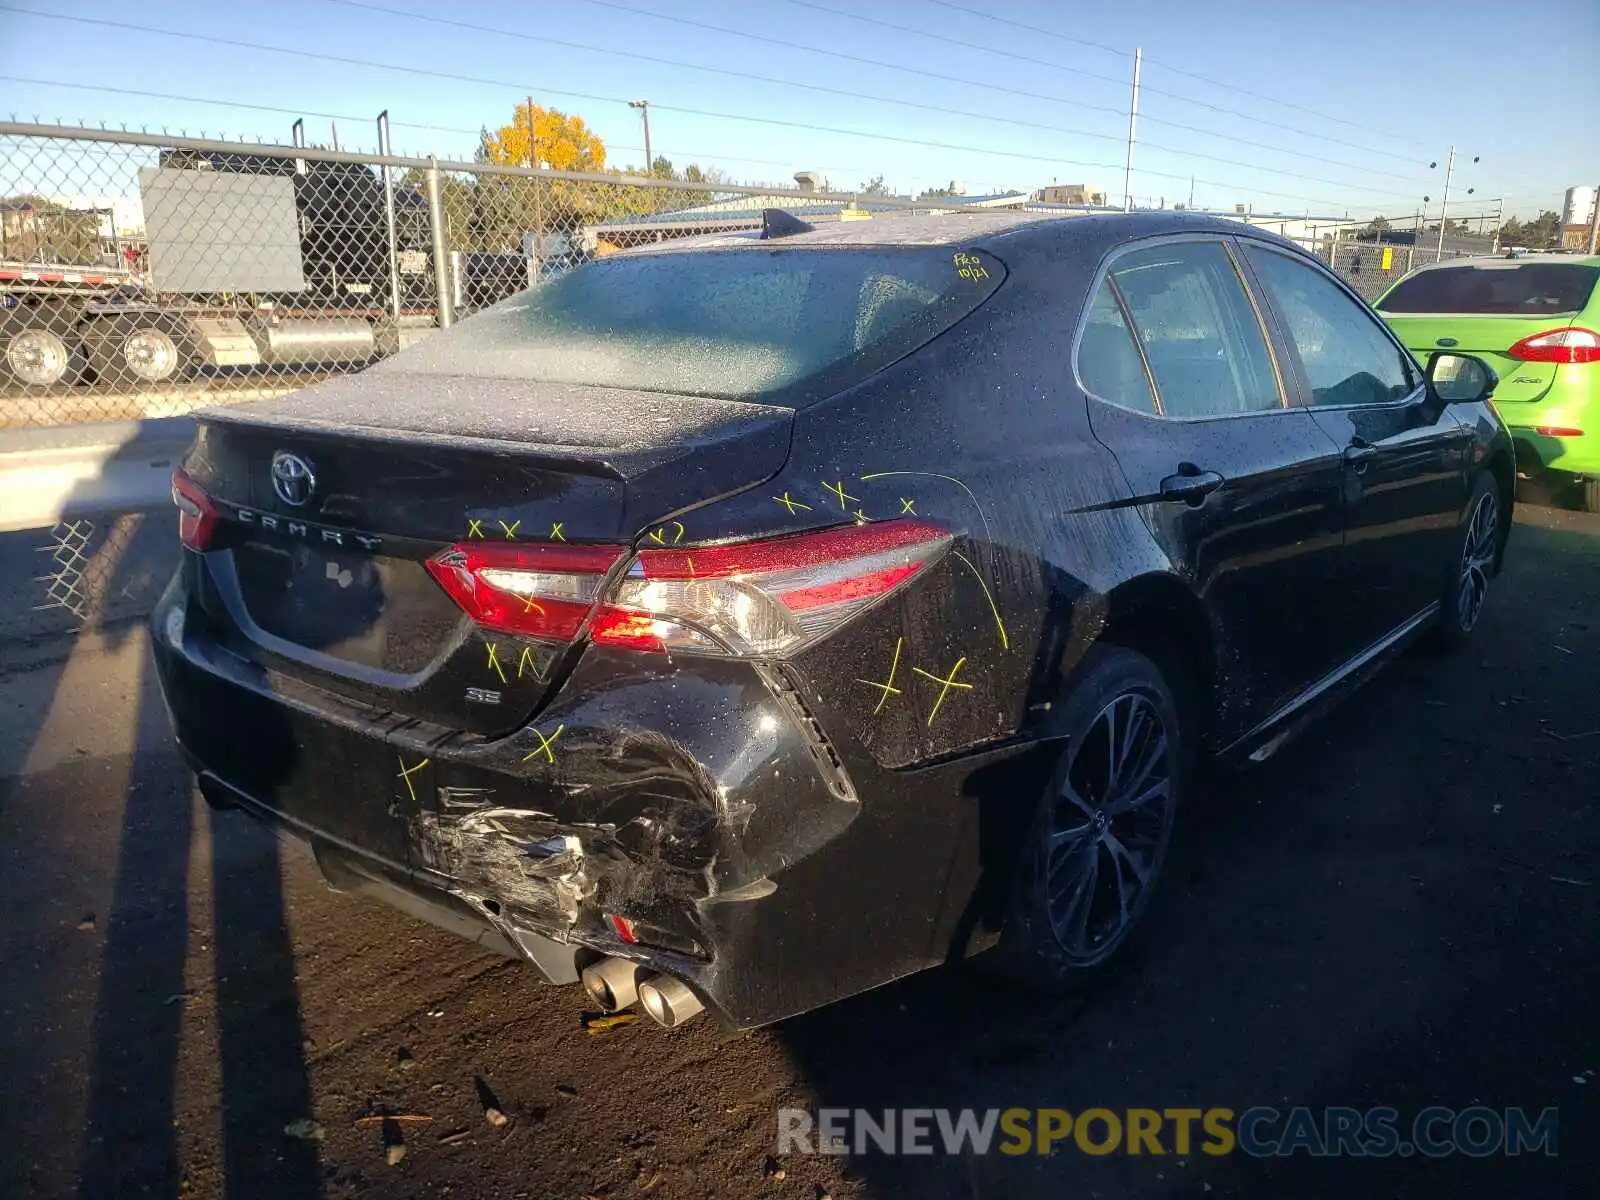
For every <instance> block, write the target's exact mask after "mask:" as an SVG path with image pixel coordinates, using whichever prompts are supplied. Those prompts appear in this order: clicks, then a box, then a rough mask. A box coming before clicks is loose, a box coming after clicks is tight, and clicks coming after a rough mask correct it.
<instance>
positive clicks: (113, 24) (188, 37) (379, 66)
mask: <svg viewBox="0 0 1600 1200" xmlns="http://www.w3.org/2000/svg"><path fill="white" fill-rule="evenodd" d="M0 11H4V12H14V13H20V14H22V15H25V16H34V17H42V18H44V19H47V20H57V21H68V22H73V23H76V24H83V25H93V26H98V27H102V28H110V29H121V30H125V31H129V32H133V33H145V34H154V35H156V36H159V37H171V38H178V39H181V40H185V41H194V42H201V43H204V44H207V45H217V46H227V47H230V48H234V49H244V50H256V51H262V52H265V53H270V54H284V55H289V56H291V57H296V58H304V59H309V60H312V61H319V62H333V63H339V64H341V65H344V66H357V67H366V68H369V69H372V70H380V71H393V72H398V73H401V74H407V75H418V76H423V77H428V78H435V79H446V80H451V81H454V82H458V83H475V84H481V85H485V86H489V87H497V88H507V89H516V90H517V91H518V92H527V91H528V90H530V89H529V86H528V85H527V84H525V83H521V82H513V81H509V80H503V79H491V78H486V77H483V76H474V75H466V74H463V73H460V72H454V71H440V70H436V69H433V68H428V67H410V66H402V65H399V64H396V63H383V62H374V61H372V60H369V59H359V58H352V57H349V56H346V55H337V54H326V53H323V52H320V51H315V50H300V49H293V48H289V47H284V46H272V45H267V44H265V43H260V42H247V41H243V40H240V39H236V38H221V37H216V36H213V35H210V34H201V33H191V32H188V31H180V30H172V29H160V28H156V27H153V26H148V25H137V24H134V23H132V22H127V21H113V20H109V19H106V18H103V17H80V16H72V15H67V14H64V13H49V12H40V11H38V10H35V9H29V8H23V7H21V6H18V5H10V4H0ZM541 90H542V91H544V92H545V93H547V94H551V95H558V96H572V97H576V98H578V99H583V100H594V101H597V102H600V103H607V104H626V103H627V100H626V99H624V98H622V97H618V96H602V95H597V94H595V93H592V92H576V91H571V90H568V89H560V88H544V89H541ZM655 107H656V108H658V109H659V110H661V111H663V112H678V113H683V114H685V115H689V116H700V117H709V118H712V119H716V120H729V121H745V122H750V123H754V124H760V125H772V126H777V127H779V128H788V129H802V130H806V131H809V132H815V133H832V134H837V135H840V136H843V137H858V138H865V139H868V140H872V141H882V142H892V143H896V144H900V145H910V146H923V147H929V148H932V149H937V150H955V151H958V152H961V153H970V154H980V155H988V156H991V157H998V158H1009V159H1016V160H1020V161H1027V162H1040V163H1049V164H1051V165H1055V166H1078V167H1087V168H1089V169H1091V170H1096V171H1115V170H1116V169H1117V166H1116V165H1115V164H1111V163H1090V162H1083V161H1081V160H1073V159H1063V158H1059V157H1056V156H1053V155H1042V154H1027V153H1023V152H1021V151H1015V150H998V149H993V148H985V147H982V146H967V145H962V144H960V143H953V142H937V141H932V140H928V139H922V138H907V137H900V136H896V135H893V134H885V133H867V132H864V131H862V130H857V129H843V128H839V127H837V126H829V125H816V124H812V123H809V122H803V121H784V120H779V119H777V118H774V117H757V116H752V115H749V114H746V113H730V112H717V111H715V110H710V109H698V108H690V107H687V106H683V105H667V104H657V105H655ZM1139 173H1140V174H1143V175H1148V176H1153V177H1156V178H1166V179H1177V180H1188V179H1190V178H1193V179H1194V181H1195V182H1196V183H1204V184H1206V185H1207V186H1208V187H1221V188H1234V189H1242V190H1247V191H1253V192H1255V193H1258V194H1260V195H1264V196H1276V197H1278V198H1280V199H1289V200H1300V201H1305V202H1308V203H1314V204H1323V205H1329V206H1338V205H1340V204H1344V206H1345V207H1349V205H1348V203H1347V202H1340V201H1330V200H1324V199H1319V198H1314V197H1309V196H1303V195H1299V194H1295V193H1289V192H1276V191H1271V190H1269V189H1266V188H1260V187H1255V186H1253V185H1243V184H1238V183H1225V182H1222V181H1219V180H1209V179H1201V178H1199V177H1198V176H1193V177H1192V176H1190V175H1188V174H1179V173H1174V172H1161V171H1151V170H1148V169H1143V168H1141V169H1140V172H1139ZM1365 190H1369V191H1370V190H1371V189H1365ZM1364 207H1365V206H1364Z"/></svg>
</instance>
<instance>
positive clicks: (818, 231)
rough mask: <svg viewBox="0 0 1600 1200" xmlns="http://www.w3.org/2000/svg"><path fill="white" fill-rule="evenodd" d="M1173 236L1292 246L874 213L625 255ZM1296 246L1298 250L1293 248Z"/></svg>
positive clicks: (973, 216)
mask: <svg viewBox="0 0 1600 1200" xmlns="http://www.w3.org/2000/svg"><path fill="white" fill-rule="evenodd" d="M1171 233H1222V234H1229V235H1240V234H1242V235H1245V236H1254V237H1257V238H1260V239H1262V240H1264V241H1270V242H1274V243H1277V244H1280V245H1286V246H1292V245H1293V243H1292V242H1288V241H1285V240H1284V239H1283V238H1280V237H1278V236H1277V235H1276V234H1272V233H1268V232H1267V231H1265V230H1263V229H1259V228H1256V227H1254V226H1251V225H1247V224H1245V223H1244V222H1242V221H1230V220H1227V219H1225V218H1221V217H1209V216H1202V215H1200V214H1197V213H1180V212H1133V213H1108V214H1095V215H1092V216H1062V215H1058V214H1051V213H1034V212H1018V211H1010V212H982V213H939V214H918V213H906V214H897V215H893V216H877V215H875V216H873V217H872V218H871V219H870V220H864V221H835V222H828V223H826V224H819V225H817V226H816V227H815V228H813V229H810V230H807V231H805V232H803V233H793V234H789V235H787V236H783V237H778V238H770V239H763V238H762V237H761V236H760V232H759V231H758V230H753V229H751V230H738V231H735V232H729V233H711V234H704V235H702V236H699V237H687V238H680V239H678V240H676V241H672V242H658V243H654V244H650V245H645V246H640V247H637V248H636V249H632V250H626V251H623V252H622V253H623V254H628V255H640V254H682V253H693V252H695V251H701V250H737V249H747V250H748V249H763V250H773V249H779V248H789V247H794V248H796V249H799V248H827V247H831V246H841V247H857V246H953V245H969V246H970V245H979V246H981V245H984V244H987V243H990V242H996V241H999V240H1000V239H1006V240H1010V239H1024V238H1025V239H1027V240H1029V241H1034V242H1038V243H1040V244H1048V243H1051V242H1058V241H1069V240H1070V241H1071V242H1073V243H1075V244H1078V245H1084V244H1086V243H1096V242H1099V243H1104V244H1105V245H1107V246H1110V245H1115V244H1117V243H1119V242H1124V241H1131V240H1133V239H1135V238H1143V237H1155V236H1159V235H1161V234H1171ZM1296 248H1298V247H1296Z"/></svg>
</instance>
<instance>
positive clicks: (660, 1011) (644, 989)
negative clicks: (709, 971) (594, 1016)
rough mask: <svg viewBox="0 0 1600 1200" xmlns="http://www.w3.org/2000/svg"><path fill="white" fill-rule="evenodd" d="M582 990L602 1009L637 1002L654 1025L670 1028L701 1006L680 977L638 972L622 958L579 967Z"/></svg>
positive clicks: (684, 1019) (613, 1008) (635, 967)
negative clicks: (580, 969)
mask: <svg viewBox="0 0 1600 1200" xmlns="http://www.w3.org/2000/svg"><path fill="white" fill-rule="evenodd" d="M582 979H583V989H584V991H586V992H588V993H589V998H590V999H591V1000H593V1001H594V1002H595V1004H596V1005H597V1006H598V1007H600V1008H601V1009H603V1010H604V1011H606V1012H620V1011H621V1010H622V1009H624V1008H630V1007H632V1006H633V1005H634V1004H635V1003H638V1004H639V1005H640V1006H641V1007H642V1008H643V1009H644V1011H645V1015H646V1016H648V1017H649V1018H650V1019H651V1020H652V1021H654V1022H655V1023H656V1024H657V1025H661V1026H663V1027H665V1028H667V1029H673V1028H675V1027H676V1026H679V1025H682V1024H683V1023H684V1022H685V1021H687V1020H688V1019H689V1018H690V1017H693V1016H694V1015H695V1014H696V1013H698V1012H699V1011H700V1010H701V1009H703V1008H704V1007H705V1005H703V1004H701V1003H700V998H699V997H698V996H696V995H695V994H694V993H693V992H691V991H690V990H689V987H688V985H687V984H685V983H684V982H683V980H681V979H674V978H673V977H672V976H671V975H654V974H644V975H641V974H640V973H639V968H638V966H637V965H636V964H634V963H631V962H629V961H628V960H627V959H624V958H603V959H601V960H600V961H599V962H597V963H593V964H591V965H589V966H587V967H585V968H584V969H583V975H582Z"/></svg>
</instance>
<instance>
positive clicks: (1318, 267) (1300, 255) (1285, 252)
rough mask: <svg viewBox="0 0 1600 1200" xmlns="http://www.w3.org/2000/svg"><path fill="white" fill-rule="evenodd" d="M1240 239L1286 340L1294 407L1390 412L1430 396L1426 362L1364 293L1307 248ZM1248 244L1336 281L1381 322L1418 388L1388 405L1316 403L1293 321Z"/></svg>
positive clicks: (1244, 258) (1252, 275)
mask: <svg viewBox="0 0 1600 1200" xmlns="http://www.w3.org/2000/svg"><path fill="white" fill-rule="evenodd" d="M1238 241H1239V243H1240V246H1241V253H1240V255H1239V257H1240V259H1241V260H1242V261H1243V263H1244V265H1245V269H1246V270H1248V271H1249V272H1250V278H1251V279H1252V280H1253V281H1254V286H1255V288H1256V290H1258V291H1259V292H1260V293H1261V303H1262V304H1263V305H1264V306H1265V307H1266V308H1267V309H1268V310H1269V311H1270V312H1271V313H1272V320H1273V324H1274V325H1275V326H1276V327H1277V329H1278V332H1279V336H1281V337H1282V339H1283V352H1284V354H1285V356H1287V358H1288V360H1289V364H1290V366H1291V367H1292V369H1293V370H1294V375H1295V387H1294V392H1295V395H1296V396H1297V397H1298V399H1297V402H1296V403H1295V404H1294V405H1293V407H1296V408H1305V409H1310V410H1314V411H1317V412H1352V411H1356V410H1359V411H1362V412H1390V411H1397V410H1399V409H1403V408H1406V407H1408V406H1410V405H1413V404H1418V403H1421V402H1422V401H1423V400H1425V399H1426V398H1427V395H1428V373H1427V371H1426V370H1425V369H1424V368H1423V366H1422V364H1421V363H1420V362H1418V360H1417V356H1416V355H1415V354H1413V353H1411V350H1410V348H1409V347H1407V346H1406V344H1405V343H1404V342H1402V341H1401V340H1400V339H1399V338H1398V337H1396V336H1395V332H1394V330H1392V329H1390V328H1389V325H1388V323H1387V322H1386V321H1385V320H1384V319H1383V318H1382V317H1380V316H1379V315H1378V314H1377V312H1376V311H1375V310H1374V309H1373V308H1372V306H1371V305H1370V304H1368V303H1367V302H1366V301H1365V300H1364V299H1362V298H1361V293H1360V292H1357V291H1356V290H1355V289H1354V288H1352V287H1351V286H1350V285H1349V284H1347V283H1346V282H1345V281H1344V280H1342V279H1340V278H1339V276H1338V275H1337V274H1335V273H1334V272H1332V271H1330V270H1328V268H1327V266H1326V265H1325V264H1324V263H1323V262H1322V261H1321V260H1319V259H1317V258H1316V257H1314V256H1312V255H1310V254H1307V253H1305V252H1304V251H1303V250H1298V249H1291V248H1289V247H1286V246H1280V245H1278V244H1277V243H1275V242H1269V241H1267V240H1266V239H1265V238H1258V237H1250V236H1248V235H1245V236H1242V237H1239V238H1238ZM1245 244H1249V245H1251V246H1255V247H1257V248H1259V249H1261V250H1263V251H1266V252H1267V253H1270V254H1276V255H1278V256H1279V257H1281V258H1286V259H1288V260H1289V261H1290V262H1294V263H1299V264H1300V265H1301V266H1304V267H1306V268H1307V269H1309V270H1311V271H1313V272H1315V273H1317V274H1319V275H1321V276H1322V277H1323V278H1324V279H1329V280H1332V281H1333V284H1334V286H1335V287H1337V288H1338V289H1339V290H1340V291H1341V292H1343V293H1344V294H1345V295H1346V296H1348V297H1349V298H1350V299H1351V300H1353V301H1355V303H1356V306H1357V307H1358V308H1361V309H1364V310H1365V311H1366V314H1367V316H1368V317H1369V318H1370V319H1371V320H1372V322H1373V323H1374V324H1375V325H1377V327H1378V328H1379V329H1380V330H1382V331H1383V335H1384V336H1385V337H1386V338H1388V339H1389V344H1390V345H1392V346H1394V347H1395V348H1396V349H1397V350H1399V351H1400V353H1401V354H1403V355H1404V356H1405V361H1406V362H1409V363H1410V364H1411V366H1412V369H1413V370H1414V371H1415V372H1416V378H1417V385H1416V387H1414V388H1413V389H1412V390H1411V391H1410V392H1408V393H1407V394H1406V395H1404V396H1402V397H1400V398H1399V399H1398V400H1390V401H1388V402H1387V403H1385V404H1317V403H1315V401H1314V399H1313V391H1312V388H1311V377H1310V376H1309V375H1308V374H1307V373H1306V366H1305V363H1304V362H1303V361H1301V358H1300V348H1299V347H1298V346H1296V345H1295V344H1294V338H1293V337H1292V336H1290V334H1289V324H1288V322H1287V321H1286V320H1285V319H1284V315H1283V311H1282V310H1281V309H1280V308H1279V307H1278V300H1277V297H1276V296H1274V295H1273V294H1272V288H1271V286H1270V285H1269V284H1268V283H1267V281H1266V279H1264V278H1263V277H1262V276H1261V275H1259V274H1258V273H1257V272H1256V269H1255V266H1254V264H1252V263H1251V262H1250V256H1249V255H1248V254H1246V253H1243V250H1242V248H1243V247H1244V245H1245Z"/></svg>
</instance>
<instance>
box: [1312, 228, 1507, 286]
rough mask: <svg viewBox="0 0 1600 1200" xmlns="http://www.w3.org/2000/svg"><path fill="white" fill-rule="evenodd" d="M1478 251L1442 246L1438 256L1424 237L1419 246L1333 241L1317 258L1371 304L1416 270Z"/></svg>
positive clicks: (1434, 246)
mask: <svg viewBox="0 0 1600 1200" xmlns="http://www.w3.org/2000/svg"><path fill="white" fill-rule="evenodd" d="M1485 248H1486V249H1487V247H1485ZM1481 252H1482V251H1476V250H1456V249H1450V248H1449V247H1446V248H1445V250H1444V251H1443V252H1442V253H1441V251H1440V250H1439V248H1438V246H1437V245H1436V244H1431V243H1430V242H1429V241H1428V239H1427V237H1426V235H1424V237H1423V244H1421V245H1416V244H1412V243H1387V242H1379V241H1370V242H1368V241H1359V240H1355V239H1336V240H1333V241H1331V242H1330V243H1328V245H1327V246H1326V247H1325V248H1324V249H1322V250H1321V251H1320V252H1319V257H1321V258H1322V259H1323V261H1324V262H1326V263H1327V264H1328V265H1329V266H1331V267H1332V268H1333V269H1334V270H1335V271H1337V272H1338V273H1339V274H1340V275H1341V276H1343V278H1344V280H1345V282H1346V283H1348V284H1349V285H1350V286H1351V287H1352V288H1354V289H1355V290H1356V291H1357V292H1359V293H1361V295H1362V296H1363V297H1365V298H1366V299H1367V300H1369V301H1371V300H1376V299H1377V298H1378V297H1379V296H1381V295H1382V294H1383V293H1384V292H1386V291H1388V290H1389V288H1390V286H1391V285H1392V284H1394V283H1396V282H1398V281H1399V280H1401V279H1403V278H1405V276H1406V275H1408V274H1409V273H1410V272H1411V271H1413V270H1415V269H1416V268H1417V267H1423V266H1427V265H1428V264H1429V263H1436V262H1442V261H1444V260H1446V259H1452V258H1464V257H1467V256H1468V255H1470V254H1474V253H1481Z"/></svg>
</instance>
